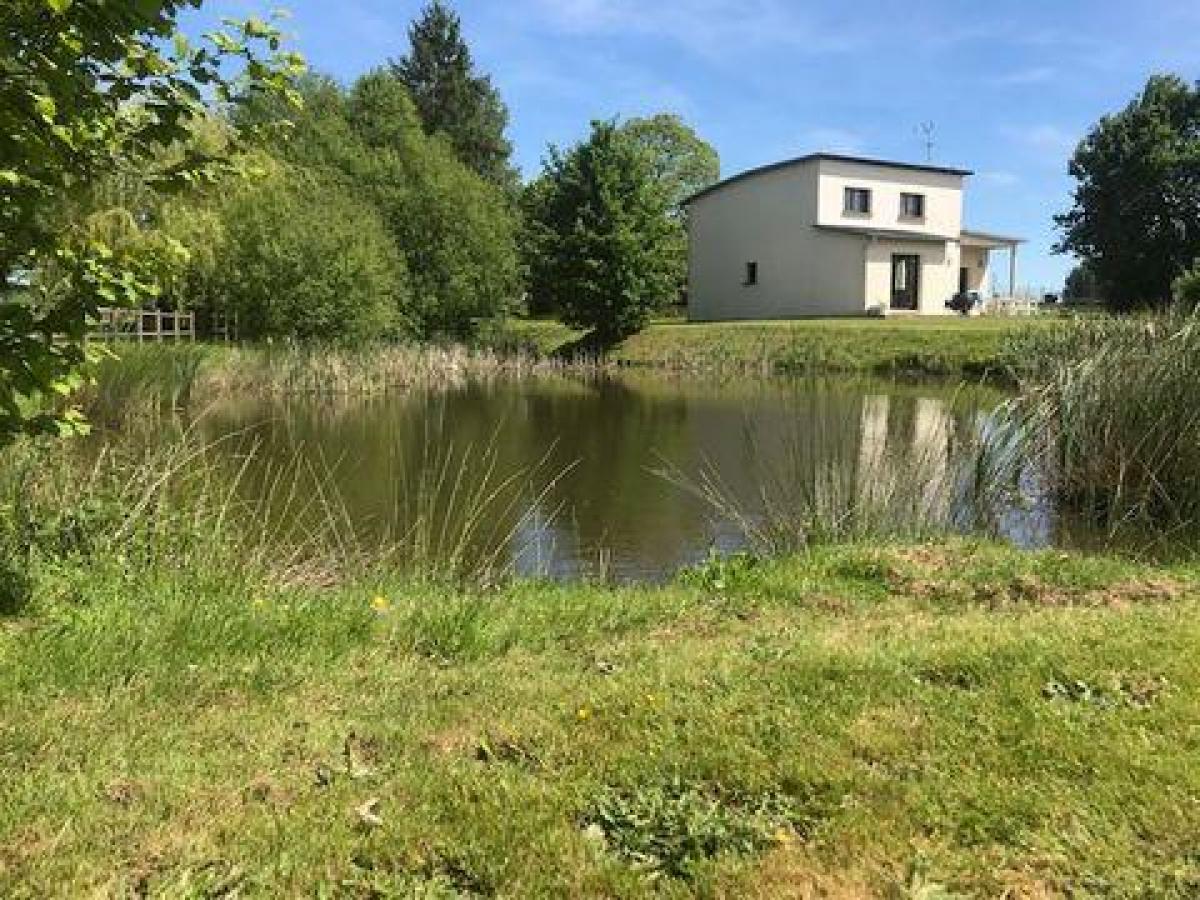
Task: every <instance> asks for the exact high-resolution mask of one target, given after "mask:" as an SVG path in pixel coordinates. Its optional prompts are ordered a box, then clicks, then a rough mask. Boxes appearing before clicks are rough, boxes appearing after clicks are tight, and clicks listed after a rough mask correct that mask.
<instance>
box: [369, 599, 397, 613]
mask: <svg viewBox="0 0 1200 900" xmlns="http://www.w3.org/2000/svg"><path fill="white" fill-rule="evenodd" d="M391 608H392V604H391V603H390V602H389V601H388V598H387V597H375V599H373V600H372V601H371V609H373V610H375V612H377V613H385V612H387V611H388V610H390V609H391Z"/></svg>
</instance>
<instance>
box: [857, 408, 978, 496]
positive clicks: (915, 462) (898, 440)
mask: <svg viewBox="0 0 1200 900" xmlns="http://www.w3.org/2000/svg"><path fill="white" fill-rule="evenodd" d="M954 428H955V422H954V418H953V417H952V416H951V414H950V409H949V406H948V405H947V403H946V401H944V400H942V399H940V398H938V397H917V398H915V399H913V400H911V401H910V400H907V399H903V400H902V399H900V398H895V397H889V396H886V395H871V396H866V397H863V400H862V418H861V424H860V428H859V435H860V437H859V449H858V472H857V479H856V481H857V494H858V497H859V500H860V501H862V502H879V501H883V500H884V499H886V497H887V496H888V495H889V494H893V493H898V494H901V495H903V493H904V492H905V491H906V490H907V488H908V485H907V484H906V483H907V482H914V481H915V482H918V483H921V484H923V486H924V489H923V500H924V508H925V509H926V510H927V511H928V512H929V513H931V514H933V515H939V514H945V513H946V512H948V511H949V505H950V502H951V499H952V489H953V487H954V485H953V484H951V483H950V439H951V437H952V436H953V434H954Z"/></svg>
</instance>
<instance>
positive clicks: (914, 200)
mask: <svg viewBox="0 0 1200 900" xmlns="http://www.w3.org/2000/svg"><path fill="white" fill-rule="evenodd" d="M900 215H902V216H903V217H904V218H906V219H923V218H925V195H924V194H901V195H900Z"/></svg>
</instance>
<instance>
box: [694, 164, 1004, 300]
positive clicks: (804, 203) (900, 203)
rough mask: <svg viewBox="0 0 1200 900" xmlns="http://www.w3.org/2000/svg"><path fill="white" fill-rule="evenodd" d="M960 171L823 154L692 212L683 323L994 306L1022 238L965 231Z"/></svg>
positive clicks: (708, 192)
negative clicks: (1002, 274) (1004, 259)
mask: <svg viewBox="0 0 1200 900" xmlns="http://www.w3.org/2000/svg"><path fill="white" fill-rule="evenodd" d="M971 174H972V173H971V172H968V171H966V170H963V169H950V168H944V167H942V166H933V165H915V164H910V163H899V162H886V161H883V160H874V159H861V158H858V157H850V156H839V155H835V154H831V153H816V154H813V155H811V156H804V157H801V158H799V159H794V160H789V161H787V162H782V163H777V164H775V165H771V166H765V167H763V168H760V169H753V170H751V171H749V172H744V173H742V174H741V175H736V176H734V177H732V178H728V179H726V180H724V181H721V182H719V183H717V184H714V185H712V186H711V187H708V188H706V189H705V190H703V191H700V192H699V193H698V194H696V195H694V196H693V197H691V198H690V199H689V200H688V201H687V205H688V230H689V244H690V249H689V265H688V268H689V277H688V281H689V284H688V317H689V318H691V319H694V320H698V321H718V320H729V319H786V318H798V317H802V316H856V315H867V314H877V315H878V314H883V315H890V314H895V313H907V314H920V315H944V314H946V313H949V312H952V310H951V309H950V307H949V304H950V303H951V301H952V300H953V299H954V298H955V296H956V295H977V296H978V298H979V299H980V300H981V301H985V302H986V301H988V300H989V299H990V294H991V290H990V285H991V283H992V279H991V267H992V256H993V252H994V251H996V250H1007V251H1008V257H1009V258H1008V262H1009V271H1008V293H1009V294H1010V295H1011V294H1012V293H1014V292H1015V285H1016V280H1017V246H1018V245H1019V244H1021V243H1023V241H1022V240H1021V239H1019V238H1012V237H1004V236H1002V235H996V234H988V233H986V232H982V231H969V230H965V229H964V228H963V227H962V210H963V181H964V179H965V178H966V177H967V176H969V175H971Z"/></svg>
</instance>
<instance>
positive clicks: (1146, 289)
mask: <svg viewBox="0 0 1200 900" xmlns="http://www.w3.org/2000/svg"><path fill="white" fill-rule="evenodd" d="M1070 172H1071V175H1072V176H1073V177H1074V178H1075V179H1076V181H1077V182H1078V183H1077V185H1076V188H1075V198H1074V206H1073V207H1072V209H1071V210H1070V211H1069V212H1067V213H1065V214H1063V215H1060V216H1057V217H1056V218H1055V221H1056V223H1057V225H1058V227H1059V228H1060V229H1061V231H1062V234H1063V237H1062V240H1061V241H1060V243H1059V245H1058V247H1057V249H1058V250H1059V252H1069V253H1073V254H1075V255H1076V256H1078V257H1080V258H1081V259H1084V260H1087V261H1088V262H1089V263H1090V264H1091V265H1092V266H1093V268H1094V271H1095V274H1096V277H1097V278H1098V279H1099V281H1100V283H1101V284H1102V285H1103V286H1104V288H1105V292H1106V297H1105V299H1106V301H1108V302H1109V303H1110V304H1111V305H1112V306H1113V307H1114V308H1116V309H1118V310H1127V309H1132V308H1135V307H1138V306H1147V305H1161V304H1165V303H1168V302H1170V299H1171V296H1172V289H1171V286H1172V282H1173V281H1174V280H1175V279H1176V278H1177V277H1178V276H1179V275H1180V274H1181V273H1182V272H1184V271H1185V270H1186V269H1187V268H1189V267H1190V266H1191V265H1192V263H1193V261H1194V260H1195V259H1196V258H1197V257H1198V256H1200V83H1194V84H1189V83H1187V82H1185V81H1184V80H1183V79H1181V78H1177V77H1175V76H1172V75H1158V76H1155V77H1153V78H1151V79H1150V80H1149V81H1148V82H1147V84H1146V86H1145V88H1144V89H1143V91H1142V92H1141V93H1140V94H1139V95H1138V96H1137V97H1136V98H1134V100H1133V101H1132V102H1131V103H1130V104H1129V105H1128V106H1127V107H1126V108H1125V109H1124V110H1122V111H1121V112H1119V113H1117V114H1115V115H1112V116H1105V117H1104V118H1102V119H1101V120H1100V121H1099V122H1098V123H1097V124H1096V126H1095V127H1094V128H1093V129H1092V130H1091V132H1090V133H1089V134H1088V135H1087V137H1086V138H1084V140H1083V141H1082V142H1081V143H1080V145H1079V147H1078V149H1077V150H1076V151H1075V155H1074V157H1073V158H1072V160H1071V163H1070Z"/></svg>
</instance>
